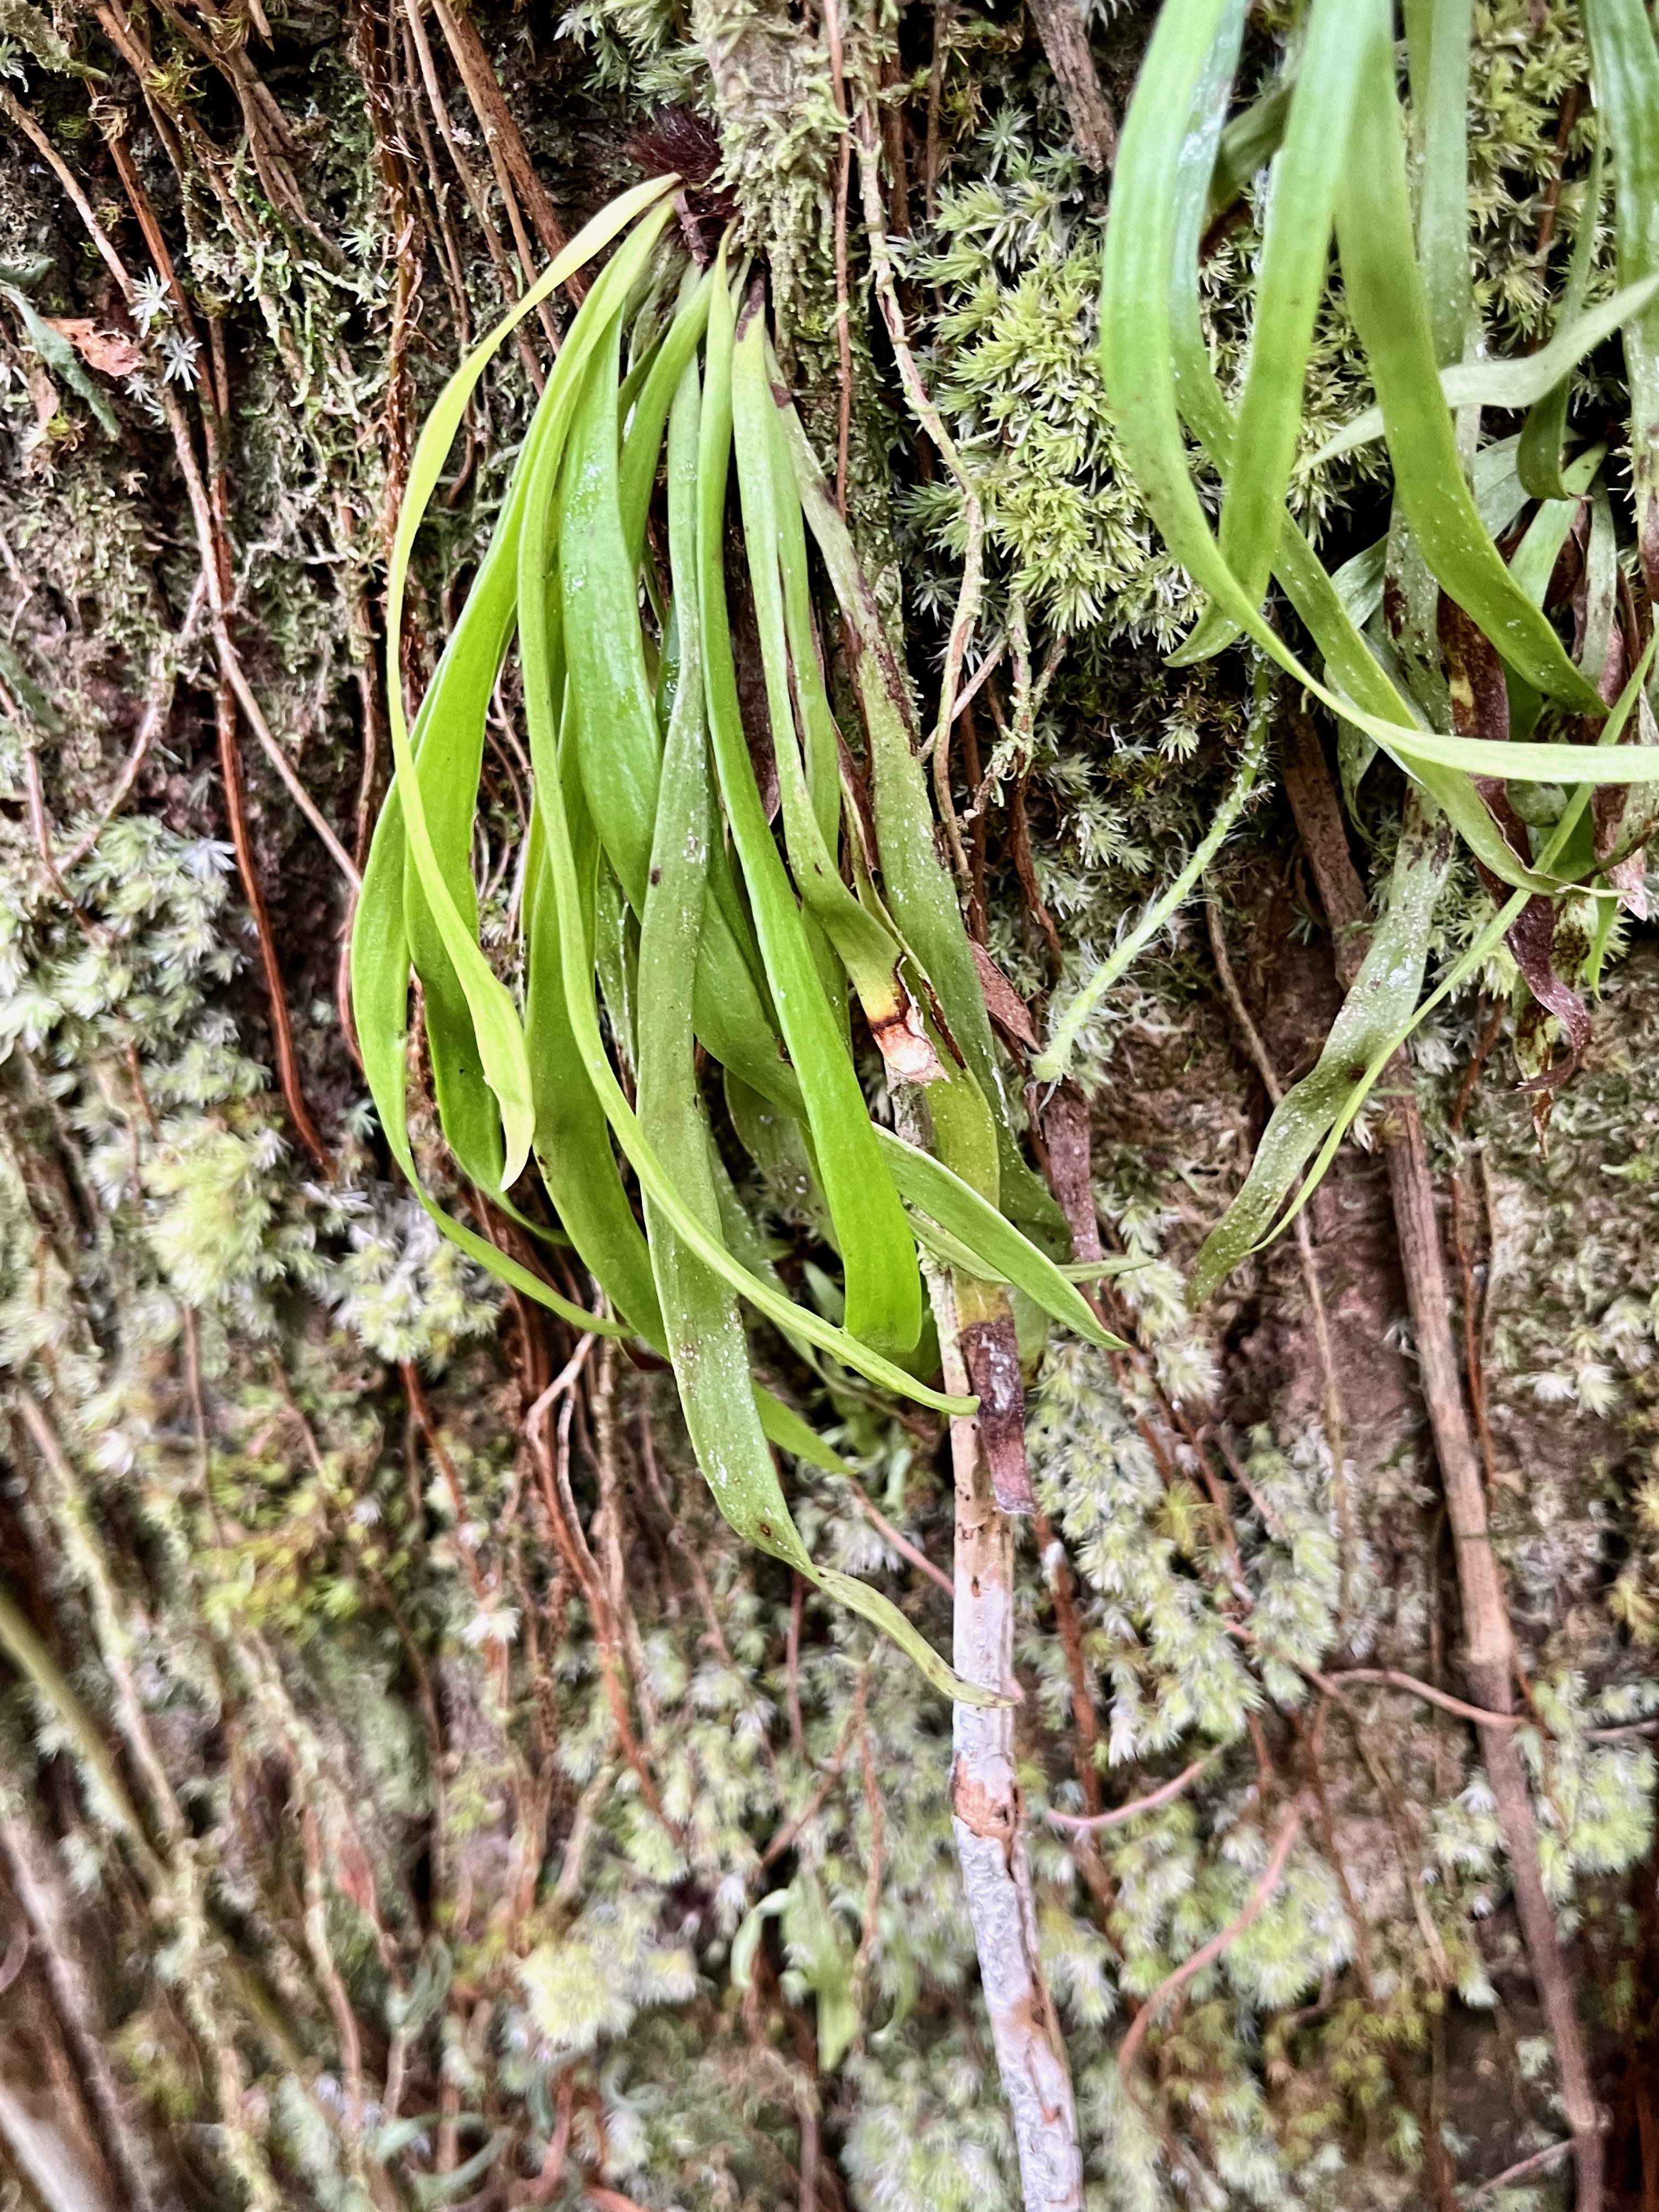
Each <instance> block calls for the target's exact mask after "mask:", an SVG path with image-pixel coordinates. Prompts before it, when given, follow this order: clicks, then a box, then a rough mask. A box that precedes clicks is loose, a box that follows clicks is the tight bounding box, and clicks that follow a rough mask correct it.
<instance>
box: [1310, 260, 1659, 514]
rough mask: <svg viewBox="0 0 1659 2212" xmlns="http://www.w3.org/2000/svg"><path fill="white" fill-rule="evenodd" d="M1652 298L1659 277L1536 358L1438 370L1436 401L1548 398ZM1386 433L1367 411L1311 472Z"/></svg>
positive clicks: (1596, 312)
mask: <svg viewBox="0 0 1659 2212" xmlns="http://www.w3.org/2000/svg"><path fill="white" fill-rule="evenodd" d="M1656 292H1659V276H1644V278H1643V279H1642V280H1641V282H1640V283H1636V284H1629V285H1626V287H1625V289H1623V290H1622V291H1619V292H1615V293H1614V294H1613V296H1612V297H1611V299H1607V300H1602V301H1599V302H1598V303H1597V305H1596V306H1595V307H1587V308H1586V309H1585V310H1584V312H1583V313H1582V314H1579V315H1575V316H1574V317H1573V318H1572V319H1571V320H1567V319H1565V318H1564V319H1563V321H1562V325H1561V327H1560V328H1559V330H1558V331H1556V333H1555V336H1554V337H1553V338H1552V339H1551V340H1550V342H1549V343H1548V344H1547V346H1541V347H1540V348H1539V349H1538V351H1537V352H1536V353H1529V354H1522V356H1519V357H1518V358H1517V359H1516V360H1513V361H1469V362H1456V363H1455V364H1454V366H1453V367H1451V368H1443V369H1442V370H1441V371H1440V372H1439V377H1438V383H1439V386H1440V395H1441V398H1442V399H1443V402H1444V404H1445V406H1446V407H1447V408H1449V409H1451V410H1456V409H1457V408H1460V407H1470V406H1480V407H1501V408H1503V409H1504V410H1506V411H1513V410H1516V409H1519V408H1522V407H1531V406H1534V405H1535V404H1540V403H1541V402H1542V401H1543V400H1545V399H1547V398H1549V396H1550V395H1551V393H1552V392H1553V391H1554V390H1555V389H1556V388H1557V387H1558V386H1559V385H1561V384H1562V382H1563V381H1564V380H1565V378H1566V377H1567V376H1568V375H1569V374H1571V371H1572V370H1573V369H1575V368H1577V366H1578V364H1579V362H1581V361H1583V358H1584V356H1586V354H1590V353H1594V352H1595V349H1596V347H1597V346H1599V345H1602V344H1605V343H1606V342H1607V339H1608V338H1610V337H1612V336H1613V332H1614V331H1617V330H1621V329H1625V328H1626V327H1627V326H1628V325H1630V324H1631V322H1632V319H1634V318H1636V317H1637V316H1638V315H1639V314H1640V313H1641V311H1642V310H1643V308H1644V307H1646V306H1647V304H1648V302H1649V301H1650V300H1651V299H1652V298H1653V296H1654V294H1655V293H1656ZM1436 411H1439V410H1436ZM1386 429H1387V425H1386V423H1385V421H1384V418H1383V410H1382V408H1381V407H1368V408H1367V409H1366V410H1365V411H1364V414H1363V415H1356V416H1355V417H1354V419H1353V421H1352V422H1349V423H1346V424H1345V425H1344V427H1343V428H1341V429H1340V430H1339V431H1338V432H1337V433H1336V435H1335V436H1334V437H1332V438H1328V439H1327V440H1326V441H1325V443H1324V444H1323V445H1322V447H1320V449H1319V451H1318V452H1317V453H1316V454H1315V455H1314V458H1313V462H1312V465H1313V466H1314V467H1318V466H1320V465H1322V463H1324V462H1326V461H1334V460H1336V459H1339V458H1340V456H1341V455H1342V454H1344V453H1354V452H1357V451H1358V448H1359V447H1361V446H1368V445H1370V443H1371V441H1372V440H1373V439H1376V438H1381V437H1383V436H1384V435H1386ZM1534 496H1535V497H1541V496H1543V495H1542V494H1534Z"/></svg>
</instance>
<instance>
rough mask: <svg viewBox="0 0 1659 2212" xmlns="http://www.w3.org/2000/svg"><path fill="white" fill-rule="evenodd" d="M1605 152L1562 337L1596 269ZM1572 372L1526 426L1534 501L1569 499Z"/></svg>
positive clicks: (1570, 271) (1522, 463) (1526, 477)
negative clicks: (1564, 476) (1565, 467)
mask: <svg viewBox="0 0 1659 2212" xmlns="http://www.w3.org/2000/svg"><path fill="white" fill-rule="evenodd" d="M1603 153H1604V149H1603V147H1602V144H1601V140H1600V139H1599V138H1598V139H1597V140H1596V142H1595V152H1594V154H1592V155H1591V156H1590V173H1589V182H1588V183H1587V184H1586V185H1585V187H1584V209H1583V214H1582V215H1581V216H1580V217H1579V220H1578V235H1577V239H1576V240H1574V241H1573V248H1572V259H1571V262H1570V263H1569V264H1568V266H1567V281H1566V285H1565V289H1564V290H1563V292H1562V295H1561V307H1560V311H1559V313H1558V314H1557V316H1556V319H1555V331H1556V336H1557V337H1560V336H1561V335H1563V334H1564V333H1565V332H1566V331H1569V330H1571V326H1572V325H1573V324H1574V323H1575V322H1576V321H1577V319H1578V318H1579V315H1580V313H1581V312H1582V310H1583V305H1584V299H1585V295H1587V294H1588V292H1589V282H1590V277H1591V276H1592V275H1593V274H1594V272H1595V233H1596V228H1597V225H1598V223H1599V222H1600V219H1601V173H1602V167H1603V158H1602V157H1603ZM1552 343H1553V341H1552ZM1545 350H1546V351H1547V350H1548V349H1547V348H1546V349H1545ZM1570 370H1571V364H1570V365H1569V369H1568V370H1564V371H1563V373H1562V374H1561V375H1560V376H1559V378H1558V379H1557V380H1556V381H1555V383H1554V384H1553V385H1552V386H1551V387H1550V389H1549V390H1548V391H1547V392H1545V394H1544V395H1543V397H1542V398H1541V399H1537V400H1534V403H1533V407H1532V411H1531V413H1530V414H1529V415H1528V417H1527V419H1526V421H1525V422H1524V423H1523V424H1522V429H1521V444H1520V449H1519V451H1518V453H1516V469H1517V471H1518V472H1519V474H1520V477H1521V481H1522V483H1523V484H1524V485H1525V486H1526V488H1527V489H1528V491H1529V492H1530V493H1531V494H1532V495H1533V497H1534V499H1565V498H1567V497H1568V496H1569V494H1568V492H1567V489H1566V487H1565V484H1564V483H1562V481H1561V448H1562V446H1563V444H1564V443H1565V439H1566V435H1567V402H1568V400H1569V399H1570V398H1571V396H1572V377H1571V373H1570Z"/></svg>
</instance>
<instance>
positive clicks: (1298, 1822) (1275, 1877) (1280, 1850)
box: [1117, 1802, 1305, 2081]
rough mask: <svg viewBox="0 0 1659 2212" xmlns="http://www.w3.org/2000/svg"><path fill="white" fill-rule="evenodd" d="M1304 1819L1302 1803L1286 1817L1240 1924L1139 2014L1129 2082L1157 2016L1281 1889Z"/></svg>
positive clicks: (1183, 1968) (1123, 2055) (1123, 2059)
mask: <svg viewBox="0 0 1659 2212" xmlns="http://www.w3.org/2000/svg"><path fill="white" fill-rule="evenodd" d="M1304 1817H1305V1816H1304V1811H1303V1808H1302V1806H1301V1804H1300V1803H1299V1802H1298V1803H1297V1804H1294V1805H1292V1806H1291V1809H1290V1811H1289V1812H1288V1813H1287V1814H1285V1820H1284V1824H1283V1826H1281V1827H1280V1829H1279V1834H1278V1837H1277V1838H1276V1840H1275V1841H1274V1844H1273V1857H1271V1858H1270V1859H1269V1860H1268V1861H1267V1870H1266V1872H1265V1873H1264V1874H1263V1875H1262V1877H1261V1881H1259V1882H1257V1884H1256V1886H1255V1888H1254V1889H1253V1890H1252V1891H1251V1892H1250V1898H1249V1904H1247V1905H1246V1906H1245V1907H1244V1910H1243V1912H1241V1913H1240V1914H1239V1916H1238V1917H1237V1920H1235V1921H1233V1922H1232V1923H1231V1924H1230V1925H1229V1926H1228V1927H1225V1928H1224V1929H1222V1930H1221V1932H1220V1934H1219V1935H1218V1936H1211V1938H1210V1940H1209V1942H1207V1943H1205V1944H1203V1945H1201V1946H1200V1948H1199V1949H1198V1950H1196V1951H1194V1954H1193V1955H1192V1957H1191V1958H1190V1959H1183V1960H1182V1962H1181V1964H1180V1965H1179V1966H1177V1967H1176V1970H1175V1972H1174V1973H1172V1974H1169V1975H1166V1976H1165V1978H1164V1980H1163V1981H1161V1982H1160V1983H1159V1984H1158V1987H1157V1988H1156V1989H1155V1990H1153V1991H1152V1995H1151V1996H1149V1997H1148V1998H1147V2000H1146V2003H1145V2004H1144V2005H1142V2007H1141V2008H1140V2010H1139V2012H1138V2013H1137V2014H1136V2015H1135V2016H1134V2020H1133V2023H1132V2024H1131V2027H1130V2029H1129V2033H1127V2035H1126V2036H1125V2037H1124V2039H1123V2042H1122V2045H1121V2049H1120V2050H1119V2051H1118V2054H1117V2070H1118V2072H1119V2073H1120V2074H1121V2075H1123V2077H1124V2079H1125V2080H1126V2081H1127V2079H1128V2077H1129V2075H1131V2074H1132V2073H1133V2071H1134V2064H1135V2060H1136V2059H1137V2058H1138V2057H1139V2054H1140V2046H1141V2045H1142V2044H1143V2043H1144V2042H1145V2041H1146V2036H1147V2033H1148V2031H1149V2030H1150V2028H1151V2027H1152V2020H1153V2016H1154V2015H1156V2014H1157V2013H1158V2012H1159V2011H1160V2010H1161V2009H1162V2008H1163V2007H1164V2005H1166V2004H1167V2003H1168V2002H1169V2001H1170V1998H1171V1997H1173V1996H1179V1995H1180V1993H1181V1991H1182V1990H1184V1989H1185V1988H1186V1986H1187V1984H1188V1982H1190V1981H1192V1980H1193V1979H1194V1977H1195V1976H1197V1975H1199V1974H1201V1973H1202V1972H1203V1971H1204V1969H1205V1968H1206V1966H1213V1965H1214V1964H1215V1962H1216V1960H1218V1958H1219V1957H1220V1956H1221V1954H1222V1953H1223V1952H1224V1951H1225V1950H1226V1949H1227V1948H1228V1947H1229V1946H1230V1945H1231V1944H1233V1943H1236V1942H1237V1941H1238V1939H1239V1937H1240V1936H1242V1935H1243V1933H1244V1931H1245V1929H1247V1928H1249V1926H1250V1925H1251V1923H1253V1922H1254V1921H1255V1919H1256V1918H1257V1917H1259V1916H1260V1914H1261V1910H1262V1908H1263V1906H1264V1905H1266V1904H1267V1900H1268V1899H1269V1898H1271V1897H1272V1895H1273V1892H1274V1891H1275V1890H1276V1889H1277V1888H1278V1887H1279V1877H1280V1876H1281V1875H1283V1873H1284V1871H1285V1860H1286V1859H1288V1858H1289V1857H1290V1856H1291V1850H1293V1849H1294V1847H1295V1844H1296V1840H1297V1837H1298V1836H1300V1834H1301V1833H1302V1823H1303V1820H1304Z"/></svg>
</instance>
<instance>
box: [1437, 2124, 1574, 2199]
mask: <svg viewBox="0 0 1659 2212" xmlns="http://www.w3.org/2000/svg"><path fill="white" fill-rule="evenodd" d="M1571 2148H1572V2137H1571V2136H1564V2137H1563V2138H1562V2140H1561V2141H1560V2142H1553V2143H1547V2144H1546V2145H1545V2147H1544V2148H1543V2149H1542V2150H1535V2151H1534V2153H1533V2154H1532V2156H1531V2157H1530V2158H1521V2159H1517V2160H1516V2162H1515V2164H1514V2165H1513V2166H1505V2167H1504V2171H1503V2172H1502V2173H1495V2174H1493V2176H1492V2179H1491V2180H1490V2181H1483V2182H1480V2184H1479V2185H1477V2186H1476V2187H1475V2188H1474V2189H1471V2190H1469V2191H1468V2192H1467V2194H1466V2195H1465V2197H1464V2198H1463V2202H1464V2203H1466V2204H1478V2203H1480V2199H1481V2198H1482V2197H1491V2196H1493V2195H1495V2194H1496V2192H1497V2191H1498V2190H1500V2189H1512V2188H1513V2187H1514V2185H1515V2184H1516V2182H1517V2181H1524V2180H1526V2179H1527V2178H1528V2175H1529V2174H1534V2173H1541V2172H1543V2170H1544V2168H1545V2167H1546V2166H1553V2165H1554V2163H1555V2161H1556V2160H1557V2159H1558V2158H1565V2155H1566V2154H1567V2153H1568V2152H1569V2151H1570V2150H1571Z"/></svg>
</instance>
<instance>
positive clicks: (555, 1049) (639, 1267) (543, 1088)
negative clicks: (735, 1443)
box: [524, 777, 668, 1352]
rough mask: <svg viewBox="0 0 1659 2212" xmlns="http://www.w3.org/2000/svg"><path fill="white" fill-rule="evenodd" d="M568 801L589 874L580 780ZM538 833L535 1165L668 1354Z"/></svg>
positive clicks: (530, 942) (530, 908) (529, 984)
mask: <svg viewBox="0 0 1659 2212" xmlns="http://www.w3.org/2000/svg"><path fill="white" fill-rule="evenodd" d="M565 799H566V805H567V806H568V807H569V808H570V810H571V813H572V816H573V829H574V830H575V833H576V835H577V838H578V842H579V843H580V842H585V843H586V854H587V862H588V869H589V872H590V874H591V871H592V867H593V866H594V865H595V864H596V862H597V860H598V857H599V854H598V841H597V840H596V839H595V838H594V836H593V833H592V826H591V825H587V824H584V825H582V827H585V829H586V838H585V841H584V840H583V839H582V837H581V832H580V829H579V828H578V827H577V825H576V823H575V822H574V816H575V813H576V810H577V807H578V806H579V805H580V783H579V781H578V780H577V779H575V778H574V777H572V778H571V779H570V780H569V781H568V782H567V785H566V790H565ZM533 827H534V836H533V839H532V852H531V854H530V858H529V860H528V862H527V868H528V872H529V878H528V887H527V889H526V896H525V925H524V933H525V954H526V990H525V1024H524V1025H525V1036H526V1041H527V1042H528V1044H529V1048H530V1077H531V1082H532V1085H533V1088H534V1092H535V1099H536V1164H537V1166H538V1169H539V1170H540V1172H541V1178H542V1181H543V1182H544V1185H545V1186H546V1188H547V1194H548V1196H549V1197H550V1199H551V1200H552V1201H553V1205H554V1207H555V1209H556V1212H557V1213H558V1217H559V1219H560V1221H561V1222H562V1224H563V1226H564V1228H565V1230H566V1231H567V1232H568V1236H569V1237H570V1241H571V1243H573V1244H574V1246H575V1248H576V1251H577V1254H578V1255H579V1256H580V1260H581V1261H582V1264H583V1266H584V1267H586V1268H587V1270H588V1272H589V1273H591V1274H592V1276H593V1278H594V1279H595V1281H596V1282H598V1284H599V1286H600V1288H601V1289H602V1290H603V1291H605V1296H606V1297H608V1298H609V1299H610V1301H611V1304H612V1305H613V1306H615V1307H616V1309H617V1312H618V1313H620V1314H622V1315H623V1316H625V1318H626V1319H627V1320H628V1321H629V1322H630V1323H631V1324H632V1326H633V1328H634V1329H635V1333H636V1334H639V1335H640V1336H642V1337H643V1338H644V1339H645V1340H646V1342H647V1344H651V1345H653V1346H655V1347H656V1349H657V1350H658V1351H659V1352H666V1351H667V1348H668V1347H667V1340H666V1338H665V1336H664V1334H663V1325H662V1314H661V1311H660V1310H659V1306H658V1304H657V1289H656V1284H655V1281H654V1279H653V1276H652V1273H651V1255H650V1254H649V1252H648V1251H647V1249H646V1242H645V1237H644V1236H643V1234H642V1233H641V1229H640V1225H639V1224H638V1222H637V1221H635V1218H634V1210H633V1208H632V1206H629V1202H628V1195H627V1193H626V1192H625V1191H624V1190H623V1185H622V1178H621V1176H619V1175H618V1173H617V1162H616V1158H615V1156H614V1154H613V1153H612V1152H611V1124H610V1123H609V1121H606V1119H605V1109H604V1107H603V1106H601V1105H600V1103H599V1098H598V1097H597V1096H596V1095H595V1092H594V1090H593V1085H592V1081H591V1079H589V1076H588V1073H587V1069H586V1066H584V1065H583V1062H582V1057H581V1054H580V1052H579V1051H578V1050H577V1048H576V1040H575V1036H574V1032H573V1031H572V1030H571V1026H570V1020H569V1016H568V1013H567V1012H566V1010H565V997H564V967H563V958H562V951H561V946H560V942H559V928H560V921H559V910H558V901H557V900H556V897H555V896H554V895H553V886H552V883H551V880H550V877H549V874H548V869H547V855H546V851H545V841H544V837H543V836H542V834H541V827H540V823H539V821H538V822H536V823H534V825H533ZM579 865H580V862H579Z"/></svg>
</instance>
